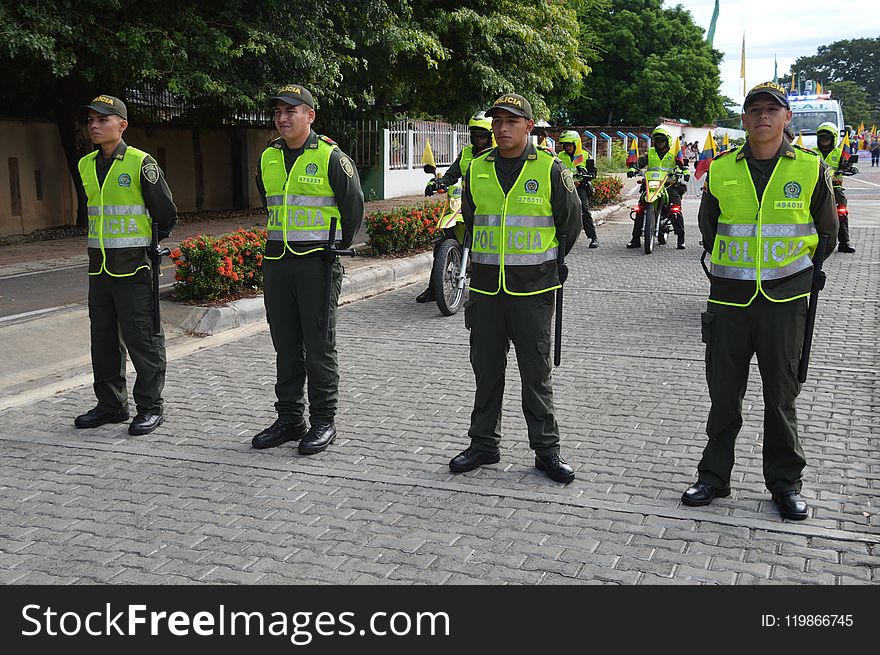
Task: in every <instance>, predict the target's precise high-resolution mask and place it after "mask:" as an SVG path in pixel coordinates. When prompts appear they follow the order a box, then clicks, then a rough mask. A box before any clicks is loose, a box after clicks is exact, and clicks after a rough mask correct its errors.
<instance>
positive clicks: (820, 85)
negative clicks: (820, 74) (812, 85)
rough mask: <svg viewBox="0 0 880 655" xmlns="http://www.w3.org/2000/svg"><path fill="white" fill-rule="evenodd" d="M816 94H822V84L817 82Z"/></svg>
mask: <svg viewBox="0 0 880 655" xmlns="http://www.w3.org/2000/svg"><path fill="white" fill-rule="evenodd" d="M816 93H822V84H821V83H820V82H816Z"/></svg>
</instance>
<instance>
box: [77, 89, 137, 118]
mask: <svg viewBox="0 0 880 655" xmlns="http://www.w3.org/2000/svg"><path fill="white" fill-rule="evenodd" d="M83 109H94V110H95V111H96V112H98V113H99V114H104V115H105V116H109V115H110V114H116V115H117V116H119V117H120V118H124V119H125V120H128V110H127V109H126V108H125V103H123V102H122V100H120V99H119V98H114V97H113V96H107V95H99V96H98V97H97V98H95V99H94V100H92V102H91V103H90V104H88V105H83Z"/></svg>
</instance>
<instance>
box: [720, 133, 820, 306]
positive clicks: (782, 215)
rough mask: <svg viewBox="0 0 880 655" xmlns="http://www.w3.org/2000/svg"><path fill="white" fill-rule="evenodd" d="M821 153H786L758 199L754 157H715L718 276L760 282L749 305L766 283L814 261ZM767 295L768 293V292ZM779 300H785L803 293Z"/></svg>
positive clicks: (798, 151) (791, 273)
mask: <svg viewBox="0 0 880 655" xmlns="http://www.w3.org/2000/svg"><path fill="white" fill-rule="evenodd" d="M819 166H820V163H819V158H818V157H815V156H813V155H811V154H809V153H804V152H803V151H800V150H795V158H794V159H793V160H792V159H790V158H788V157H780V158H779V159H778V161H777V163H776V166H775V167H774V169H773V173H772V174H771V176H770V180H769V181H768V182H767V187H766V188H765V190H764V196H763V198H762V199H761V201H760V203H759V202H758V198H757V193H756V191H755V186H754V184H753V182H752V176H751V173H750V172H749V167H748V162H747V161H746V160H745V159H741V160H740V161H736V157H733V156H727V157H720V158H718V159H716V160H714V161H713V162H712V164H711V166H710V172H709V190H710V192H711V193H712V195H713V196H715V198H717V199H718V205H719V207H720V210H721V215H720V216H719V218H718V229H717V233H716V238H715V243H714V246H713V249H712V275H713V276H715V277H719V278H726V279H731V280H746V281H753V282H755V292H754V295H753V296H752V297H751V298H750V299H749V301H748V302H747V303H727V302H723V301H720V300H717V299H712V298H710V302H716V303H719V304H729V305H736V306H747V305H749V304H750V303H751V302H752V300H754V299H755V297H756V296H757V295H758V293H763V290H762V289H761V282H762V281H766V280H781V279H784V278H787V277H790V276H792V275H795V274H797V273H800V272H802V271H804V270H807V269H809V268H810V267H811V266H812V256H813V254H814V253H815V251H816V246H817V245H818V242H819V237H818V233H817V232H816V228H815V225H814V223H813V218H812V216H811V215H810V202H811V200H812V193H813V189H814V188H815V186H816V182H817V181H818V179H819ZM764 295H765V296H766V295H767V294H764ZM803 295H804V294H799V295H797V296H794V297H791V298H784V299H773V298H769V297H768V299H770V300H777V301H779V302H784V301H786V300H794V298H799V297H802V296H803Z"/></svg>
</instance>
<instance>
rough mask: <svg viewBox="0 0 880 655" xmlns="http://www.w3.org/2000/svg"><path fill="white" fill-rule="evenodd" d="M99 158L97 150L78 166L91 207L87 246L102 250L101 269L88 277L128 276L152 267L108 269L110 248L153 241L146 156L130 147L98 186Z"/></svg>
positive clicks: (138, 246)
mask: <svg viewBox="0 0 880 655" xmlns="http://www.w3.org/2000/svg"><path fill="white" fill-rule="evenodd" d="M97 156H98V151H97V150H96V151H95V152H93V153H91V154H88V155H86V156H85V157H83V158H82V159H80V160H79V164H78V168H79V175H80V177H81V178H82V182H83V188H84V189H85V192H86V204H87V206H88V216H89V236H88V247H89V248H100V250H101V257H102V261H101V270H100V271H97V272H96V273H89V275H100V274H101V273H107V274H108V275H112V276H113V277H128V276H130V275H134V274H135V273H137V272H138V271H139V270H140V269H142V268H149V267H148V266H146V265H141V266H138V267H136V268H135V269H134V270H133V271H128V272H127V273H111V272H110V271H109V270H107V249H108V248H146V247H147V246H149V245H150V243H151V241H152V236H153V224H152V220H151V218H150V212H149V211H147V207H146V205H145V204H144V196H143V195H142V193H141V166H142V164H143V162H144V159H145V158H146V157H147V153H145V152H144V151H143V150H138V149H137V148H132V147H131V146H128V147H127V148H126V150H125V156H124V157H123V158H122V159H114V160H113V163H112V164H111V165H110V170H109V171H108V172H107V177H105V178H104V183H103V184H99V183H98V173H97V171H96V170H95V159H96V158H97Z"/></svg>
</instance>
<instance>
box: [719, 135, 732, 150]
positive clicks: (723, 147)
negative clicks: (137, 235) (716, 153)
mask: <svg viewBox="0 0 880 655" xmlns="http://www.w3.org/2000/svg"><path fill="white" fill-rule="evenodd" d="M729 149H730V136H729V135H728V134H727V132H725V133H724V141H723V142H722V143H721V152H724V151H725V150H729Z"/></svg>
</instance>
